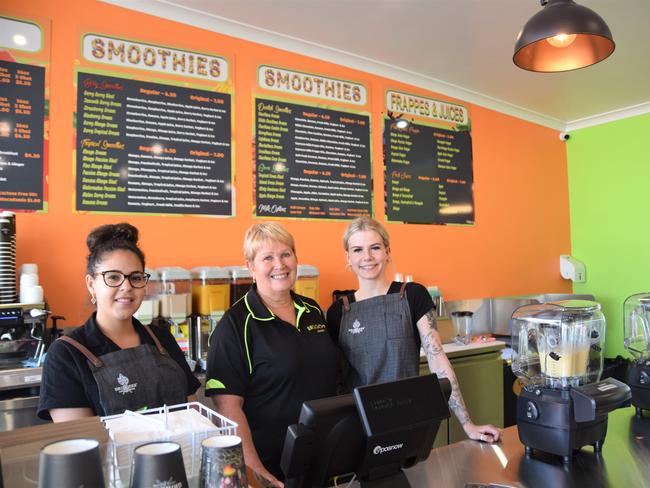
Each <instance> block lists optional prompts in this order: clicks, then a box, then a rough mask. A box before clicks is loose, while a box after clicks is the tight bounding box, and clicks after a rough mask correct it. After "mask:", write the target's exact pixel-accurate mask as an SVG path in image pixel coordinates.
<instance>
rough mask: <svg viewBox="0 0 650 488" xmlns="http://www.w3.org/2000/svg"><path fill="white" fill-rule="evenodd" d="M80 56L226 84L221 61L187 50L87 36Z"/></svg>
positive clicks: (225, 74)
mask: <svg viewBox="0 0 650 488" xmlns="http://www.w3.org/2000/svg"><path fill="white" fill-rule="evenodd" d="M83 49H84V57H85V58H86V59H88V60H90V61H94V62H96V63H103V64H109V65H113V66H123V67H127V68H137V69H141V70H147V71H157V72H159V73H167V74H172V75H178V76H183V77H186V76H189V77H193V78H199V79H203V80H209V81H226V80H227V79H228V63H227V62H226V60H225V59H224V58H221V57H218V56H208V55H206V54H198V53H194V52H190V51H181V50H178V49H171V48H168V47H162V46H154V45H151V44H144V43H141V42H131V41H126V40H124V39H116V38H114V37H107V36H99V35H95V34H88V35H86V36H84V39H83Z"/></svg>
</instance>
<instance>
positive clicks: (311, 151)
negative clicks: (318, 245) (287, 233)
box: [255, 98, 372, 219]
mask: <svg viewBox="0 0 650 488" xmlns="http://www.w3.org/2000/svg"><path fill="white" fill-rule="evenodd" d="M255 136H256V138H255V142H256V148H255V151H256V168H255V179H256V183H255V204H256V210H255V213H256V215H258V216H273V217H295V218H319V219H349V218H355V217H359V216H362V215H370V214H371V212H372V197H371V195H372V192H371V190H372V179H371V168H370V119H369V117H367V116H365V115H360V114H354V113H348V112H341V111H337V110H329V109H324V108H320V107H319V108H317V107H311V106H304V105H297V104H293V103H288V102H283V101H274V100H264V99H260V98H258V99H256V110H255Z"/></svg>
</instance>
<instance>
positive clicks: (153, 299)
mask: <svg viewBox="0 0 650 488" xmlns="http://www.w3.org/2000/svg"><path fill="white" fill-rule="evenodd" d="M144 272H145V273H148V274H149V281H148V282H147V286H146V288H145V293H144V299H143V300H142V303H141V304H140V308H138V310H137V311H136V312H135V313H134V314H133V316H134V317H135V318H136V319H138V320H139V321H140V322H142V323H143V324H146V325H149V324H151V323H152V322H153V321H154V319H156V318H157V317H158V316H159V315H160V294H161V291H162V290H161V282H160V274H158V272H157V271H156V270H155V269H150V268H145V270H144Z"/></svg>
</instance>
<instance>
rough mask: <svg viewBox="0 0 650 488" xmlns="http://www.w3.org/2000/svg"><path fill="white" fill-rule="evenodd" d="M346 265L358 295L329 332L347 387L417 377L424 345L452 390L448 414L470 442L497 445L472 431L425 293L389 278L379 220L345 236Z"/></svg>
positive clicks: (493, 437)
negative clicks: (345, 369)
mask: <svg viewBox="0 0 650 488" xmlns="http://www.w3.org/2000/svg"><path fill="white" fill-rule="evenodd" d="M343 247H344V249H345V255H346V259H347V264H348V266H349V267H350V268H351V270H352V271H353V272H354V273H355V274H356V275H357V280H358V282H359V289H358V290H357V291H356V292H354V293H353V294H350V295H346V296H343V297H342V298H340V299H339V300H337V301H336V302H334V303H333V304H332V306H331V307H330V308H329V310H328V311H327V326H328V329H329V331H330V335H331V336H332V338H333V340H334V341H335V342H337V343H338V345H339V347H340V348H341V350H342V351H343V354H344V356H345V357H346V359H347V362H348V363H349V371H348V375H347V387H348V388H349V389H352V388H354V387H356V386H359V385H366V384H370V383H377V382H382V381H392V380H397V379H400V378H407V377H409V376H416V375H418V373H419V361H420V345H421V346H422V348H423V349H424V352H425V354H426V357H427V361H428V363H429V369H430V370H431V372H432V373H435V374H437V375H438V376H440V377H445V378H448V379H449V381H450V383H451V385H452V394H451V397H450V399H449V408H450V409H451V410H452V411H453V412H454V414H455V415H456V417H457V418H458V421H459V422H460V424H461V425H462V426H463V429H464V430H465V433H466V434H467V436H468V437H469V438H470V439H476V440H481V441H485V442H495V441H497V440H498V439H499V434H500V432H499V430H498V429H497V428H496V427H494V426H492V425H474V424H473V423H472V421H471V419H470V416H469V413H468V412H467V407H466V406H465V402H464V401H463V397H462V395H461V392H460V388H459V386H458V381H457V380H456V375H455V374H454V370H453V369H452V367H451V364H450V363H449V360H448V359H447V356H446V355H445V353H444V351H443V349H442V344H441V341H440V335H439V334H438V331H437V329H436V319H435V308H434V306H433V301H432V300H431V297H430V296H429V293H428V292H427V290H426V288H425V287H424V286H422V285H420V284H418V283H400V282H395V281H391V280H390V279H389V278H388V273H387V270H388V264H389V263H390V260H391V256H390V238H389V236H388V232H386V229H385V228H384V227H383V226H382V225H381V224H380V223H379V222H377V221H376V220H374V219H371V218H369V217H361V218H358V219H355V220H353V221H352V222H351V223H350V225H349V226H348V227H347V229H346V231H345V234H344V236H343Z"/></svg>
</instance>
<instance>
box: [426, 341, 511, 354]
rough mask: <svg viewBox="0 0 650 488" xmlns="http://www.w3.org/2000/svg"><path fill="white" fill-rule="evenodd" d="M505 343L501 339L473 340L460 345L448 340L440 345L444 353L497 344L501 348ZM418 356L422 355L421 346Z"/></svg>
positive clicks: (472, 349)
mask: <svg viewBox="0 0 650 488" xmlns="http://www.w3.org/2000/svg"><path fill="white" fill-rule="evenodd" d="M506 345H507V344H506V343H505V342H503V341H489V342H473V343H471V344H467V345H460V344H456V343H454V342H448V343H446V344H443V345H442V349H443V351H445V354H449V353H452V352H465V351H479V350H481V349H484V348H486V347H495V346H497V347H498V348H500V349H503V348H505V347H506ZM420 356H421V357H424V351H423V350H422V348H420Z"/></svg>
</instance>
